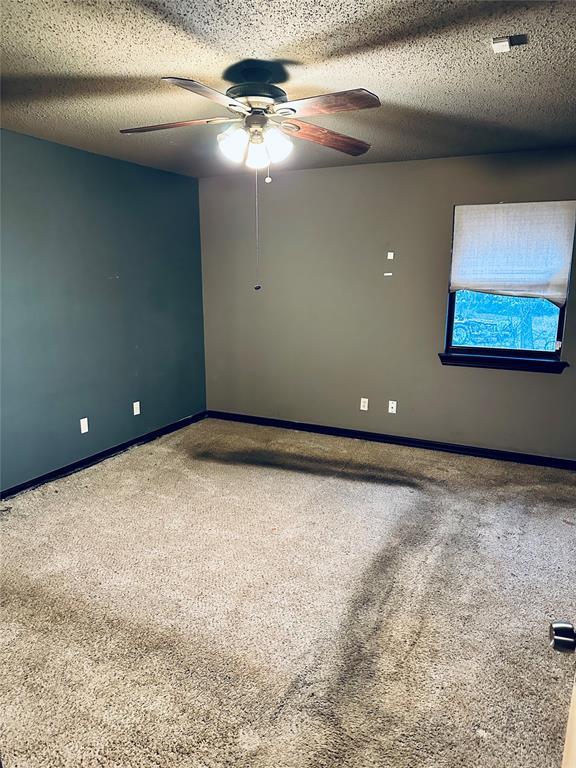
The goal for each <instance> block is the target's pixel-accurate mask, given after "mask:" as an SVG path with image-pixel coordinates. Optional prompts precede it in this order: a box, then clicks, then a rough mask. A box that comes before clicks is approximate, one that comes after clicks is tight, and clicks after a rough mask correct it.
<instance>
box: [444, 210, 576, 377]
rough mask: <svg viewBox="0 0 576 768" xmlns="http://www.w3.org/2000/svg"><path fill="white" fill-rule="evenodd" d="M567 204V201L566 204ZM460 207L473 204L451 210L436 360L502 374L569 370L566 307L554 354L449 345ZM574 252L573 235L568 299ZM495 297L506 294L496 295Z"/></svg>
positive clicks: (452, 317) (532, 350) (560, 323)
mask: <svg viewBox="0 0 576 768" xmlns="http://www.w3.org/2000/svg"><path fill="white" fill-rule="evenodd" d="M520 202H537V203H546V202H563V201H557V200H535V201H520ZM566 202H568V201H566ZM460 205H474V203H458V204H457V205H454V206H453V207H452V241H451V242H452V245H451V249H450V272H449V282H448V301H447V307H446V326H445V335H444V338H445V341H444V344H445V346H444V352H440V353H439V355H438V357H439V358H440V362H441V363H442V365H456V366H463V367H466V368H499V369H504V370H523V371H538V372H547V373H562V371H563V370H564V369H565V368H567V367H568V366H569V363H567V362H566V361H564V360H562V349H563V340H564V329H565V325H566V305H567V303H568V298H567V299H566V303H565V304H564V305H563V306H561V307H560V314H559V316H558V329H557V332H556V341H557V342H560V348H559V349H557V350H555V351H553V352H549V351H545V350H535V349H506V348H503V347H465V346H458V345H454V344H453V343H452V332H453V330H454V312H455V309H456V291H451V290H450V276H451V275H452V258H453V249H454V221H455V216H456V208H457V207H459V206H460ZM478 205H498V203H478ZM575 252H576V235H575V237H574V243H573V245H572V259H571V263H570V273H569V277H568V285H567V297H568V296H569V293H570V284H571V280H572V267H573V266H574V258H575ZM494 295H496V296H503V295H505V294H500V293H496V294H494Z"/></svg>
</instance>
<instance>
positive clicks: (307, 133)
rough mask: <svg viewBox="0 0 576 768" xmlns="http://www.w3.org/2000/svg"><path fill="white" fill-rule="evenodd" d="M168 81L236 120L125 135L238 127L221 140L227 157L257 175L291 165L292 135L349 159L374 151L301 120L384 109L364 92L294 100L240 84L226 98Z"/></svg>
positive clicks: (266, 87)
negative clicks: (285, 163) (285, 162)
mask: <svg viewBox="0 0 576 768" xmlns="http://www.w3.org/2000/svg"><path fill="white" fill-rule="evenodd" d="M162 79H163V80H164V81H165V82H168V83H170V84H171V85H176V86H178V87H179V88H184V89H185V90H188V91H191V92H192V93H196V94H197V95H199V96H204V97H205V98H208V99H210V100H211V101H215V102H216V103H217V104H220V105H221V106H223V107H226V109H228V110H229V111H230V112H231V113H232V114H233V117H229V118H226V117H210V118H203V119H199V120H184V121H180V122H177V123H162V124H161V125H147V126H143V127H141V128H125V129H123V130H122V131H120V133H128V134H130V133H147V132H149V131H160V130H166V129H169V128H182V127H186V126H192V125H210V124H222V123H234V125H231V126H230V127H229V128H227V129H226V130H225V131H224V132H223V133H221V134H219V135H218V137H217V140H218V146H219V148H220V150H221V152H222V154H223V155H224V157H226V158H227V159H228V160H230V161H231V162H234V163H237V164H240V163H244V164H245V165H246V166H247V167H248V168H252V169H256V170H258V169H261V168H266V167H267V166H269V165H270V164H271V163H280V162H282V161H283V160H285V159H286V158H287V157H288V156H289V155H290V153H291V152H292V149H293V145H292V141H291V138H289V137H292V136H296V137H298V138H299V139H303V140H304V141H311V142H313V143H315V144H321V145H322V146H325V147H329V148H331V149H336V150H337V151H339V152H344V153H345V154H348V155H353V156H358V155H362V154H364V153H365V152H367V151H368V150H369V149H370V145H369V144H367V143H366V142H365V141H361V140H360V139H354V138H352V137H351V136H345V135H343V134H341V133H336V132H335V131H331V130H330V129H328V128H323V127H321V126H317V125H313V124H312V123H307V122H301V121H300V120H299V119H297V118H300V117H308V116H312V115H329V114H333V113H335V112H347V111H351V110H357V109H369V108H373V107H379V106H380V100H379V99H378V97H377V96H376V95H375V94H373V93H371V92H370V91H367V90H365V89H364V88H356V89H354V90H350V91H341V92H339V93H327V94H323V95H321V96H311V97H308V98H305V99H298V100H296V101H288V97H287V96H286V93H285V92H284V91H283V90H282V89H281V88H279V87H278V86H277V85H274V84H273V83H267V82H247V83H240V84H237V85H233V86H232V87H231V88H229V89H228V90H227V91H226V93H220V91H216V90H214V89H213V88H210V87H209V86H207V85H204V84H203V83H199V82H198V81H196V80H187V79H185V78H181V77H164V78H162ZM240 124H242V125H240Z"/></svg>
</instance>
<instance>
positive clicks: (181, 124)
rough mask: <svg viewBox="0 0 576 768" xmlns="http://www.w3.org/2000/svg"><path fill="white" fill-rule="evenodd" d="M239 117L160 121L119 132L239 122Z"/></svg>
mask: <svg viewBox="0 0 576 768" xmlns="http://www.w3.org/2000/svg"><path fill="white" fill-rule="evenodd" d="M240 122H242V118H241V117H207V118H204V119H201V120H182V121H180V122H179V123H161V124H160V125H143V126H142V127H141V128H122V130H121V131H120V133H148V132H149V131H163V130H165V129H166V128H185V127H186V126H188V125H221V124H222V123H240Z"/></svg>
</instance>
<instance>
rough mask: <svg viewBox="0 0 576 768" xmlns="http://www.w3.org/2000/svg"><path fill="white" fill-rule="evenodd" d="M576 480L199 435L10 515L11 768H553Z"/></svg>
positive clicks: (1, 640) (559, 738)
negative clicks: (555, 625)
mask: <svg viewBox="0 0 576 768" xmlns="http://www.w3.org/2000/svg"><path fill="white" fill-rule="evenodd" d="M575 508H576V475H574V474H572V473H569V472H566V471H561V470H552V469H540V468H536V467H525V466H520V465H515V464H505V463H499V462H493V461H488V460H484V459H474V458H467V457H456V456H452V455H449V454H442V453H435V452H431V451H422V450H415V449H408V448H399V447H396V446H386V445H378V444H374V443H367V442H362V441H356V440H344V439H336V438H331V437H325V436H318V435H309V434H305V433H299V432H291V431H285V430H276V429H272V428H262V427H255V426H246V425H241V424H232V423H226V422H220V421H212V420H209V421H205V422H202V423H200V424H196V425H193V426H191V427H188V428H187V429H184V430H182V431H180V432H178V433H174V434H172V435H170V436H167V437H165V438H162V439H160V440H157V441H156V442H154V443H150V444H148V445H146V446H142V447H139V448H135V449H133V450H131V451H129V452H127V453H124V454H122V455H120V456H117V457H115V458H113V459H110V460H108V461H106V462H104V463H102V464H99V465H97V466H95V467H93V468H91V469H88V470H86V471H84V472H81V473H78V474H76V475H73V476H71V477H69V478H65V479H63V480H59V481H57V482H54V483H51V484H49V485H45V486H43V487H42V488H39V489H37V490H33V491H30V492H28V493H25V494H22V495H20V496H18V497H16V498H14V499H11V500H8V501H7V502H4V503H3V505H2V510H3V512H2V515H1V518H2V522H1V529H2V556H3V564H2V577H3V583H2V599H3V605H2V622H3V626H2V628H1V634H0V654H1V664H2V671H1V675H2V677H1V682H0V686H1V697H0V699H1V700H0V719H1V722H2V725H1V732H0V745H1V746H0V754H1V755H2V760H3V764H4V768H40V767H42V768H59V767H60V766H66V768H81V767H88V766H89V767H90V768H92V767H93V766H122V767H127V768H128V767H130V768H135V767H136V766H137V767H140V766H146V768H152V767H158V768H159V767H162V768H165V767H167V766H174V767H177V768H221V767H224V766H234V767H238V768H240V767H242V768H324V767H326V768H336V767H338V768H340V767H342V768H375V767H376V766H378V768H455V767H456V766H469V767H470V768H502V766H506V768H557V766H559V764H560V759H561V750H562V743H563V732H564V727H565V722H566V717H567V713H568V704H569V696H570V690H571V684H572V678H573V675H574V671H575V667H576V664H575V659H574V657H571V656H569V655H566V656H562V655H559V654H555V653H553V652H552V651H551V650H549V648H548V644H547V627H548V622H549V620H550V619H551V618H552V617H565V618H576V594H575V593H576V590H575V584H576V557H575V552H576V515H575V511H574V510H575Z"/></svg>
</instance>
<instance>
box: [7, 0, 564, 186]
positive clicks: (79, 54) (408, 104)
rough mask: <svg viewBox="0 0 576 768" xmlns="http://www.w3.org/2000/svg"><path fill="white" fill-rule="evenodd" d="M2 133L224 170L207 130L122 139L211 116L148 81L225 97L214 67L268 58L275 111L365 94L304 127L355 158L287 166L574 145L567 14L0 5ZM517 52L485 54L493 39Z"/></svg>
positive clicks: (544, 9)
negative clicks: (283, 105) (351, 150)
mask: <svg viewBox="0 0 576 768" xmlns="http://www.w3.org/2000/svg"><path fill="white" fill-rule="evenodd" d="M2 26H3V30H2V32H3V34H2V47H3V52H2V62H3V67H2V68H3V83H2V85H3V88H2V106H3V126H4V127H5V128H8V129H11V130H14V131H19V132H22V133H27V134H31V135H33V136H38V137H40V138H44V139H48V140H50V141H56V142H59V143H62V144H67V145H70V146H73V147H79V148H81V149H85V150H88V151H91V152H96V153H100V154H104V155H110V156H111V157H118V158H122V159H125V160H130V161H133V162H136V163H141V164H143V165H150V166H154V167H157V168H164V169H167V170H171V171H177V172H179V173H184V174H191V175H195V176H205V175H213V174H221V173H230V172H232V171H234V172H236V169H235V167H231V166H230V165H228V164H227V163H226V162H225V161H224V160H223V159H222V158H221V156H220V154H219V153H218V152H217V149H216V135H217V133H218V131H221V130H222V128H221V127H216V126H202V127H195V128H181V129H175V130H171V131H162V132H157V133H151V134H139V135H133V136H121V135H120V134H119V133H118V130H119V129H120V128H123V127H130V126H138V125H145V124H151V123H160V122H167V121H176V120H187V119H192V118H197V117H209V116H213V115H226V114H227V112H226V110H224V109H223V108H221V107H219V106H218V105H216V104H212V103H211V102H209V101H207V100H206V99H203V98H201V97H199V96H195V95H193V94H191V93H189V92H186V91H183V90H181V89H178V88H175V87H171V86H169V85H166V84H164V83H162V82H160V78H161V77H162V76H168V75H176V76H180V77H190V78H194V79H197V80H201V81H202V82H205V83H206V84H208V85H210V86H212V87H214V88H218V89H219V90H225V89H226V88H227V87H228V86H229V85H230V84H229V83H227V82H226V80H225V79H224V78H223V74H224V71H225V70H226V68H228V67H230V66H231V65H233V64H235V63H236V62H238V61H241V60H243V59H247V58H258V59H265V60H281V61H282V62H284V65H285V69H286V72H287V75H288V79H287V81H286V82H285V83H283V84H282V87H283V88H284V89H285V90H286V91H287V92H288V95H289V97H290V98H297V97H304V96H309V95H314V94H317V93H325V92H329V91H339V90H344V89H346V88H356V87H364V88H368V89H369V90H371V91H374V92H375V93H377V94H378V96H379V97H380V99H381V101H382V107H381V108H380V109H378V110H366V111H365V112H356V113H345V114H342V115H333V116H324V117H319V118H317V119H314V120H312V118H308V119H309V120H310V121H313V122H316V123H318V124H321V125H324V126H326V127H329V128H332V129H334V130H336V131H340V132H342V133H349V134H351V135H353V136H357V137H358V138H361V139H364V140H365V141H368V142H370V143H371V144H372V149H371V150H370V152H369V153H368V154H367V155H365V156H363V157H361V158H349V157H347V156H346V155H343V154H340V153H339V152H336V151H334V150H331V149H327V148H324V147H320V146H314V145H311V144H308V143H307V142H303V141H298V140H297V139H295V140H294V141H295V145H296V149H295V151H294V153H293V154H292V156H291V157H290V158H289V160H288V161H287V162H286V163H285V164H284V165H285V166H287V167H291V168H308V167H321V166H327V165H344V164H353V163H358V162H360V163H366V162H368V163H370V162H382V161H387V160H407V159H417V158H428V157H439V156H448V155H461V154H473V153H482V152H494V151H506V150H515V149H531V148H544V147H554V146H565V145H568V144H575V143H576V3H575V2H515V0H509V2H497V1H496V0H494V1H492V2H484V0H473V1H471V2H470V1H469V0H453V1H449V0H445V1H438V0H434V1H433V0H413V1H406V0H404V1H403V2H397V1H393V0H379V1H377V0H362V2H358V0H338V1H337V2H335V1H334V0H300V1H299V2H294V0H242V2H237V0H67V1H66V0H20V1H19V0H3V3H2ZM500 35H525V36H527V38H528V43H527V44H524V45H517V46H514V47H513V48H512V50H511V52H510V53H508V54H500V55H495V54H494V53H493V52H492V49H491V46H490V40H491V38H492V37H493V36H500Z"/></svg>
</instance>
